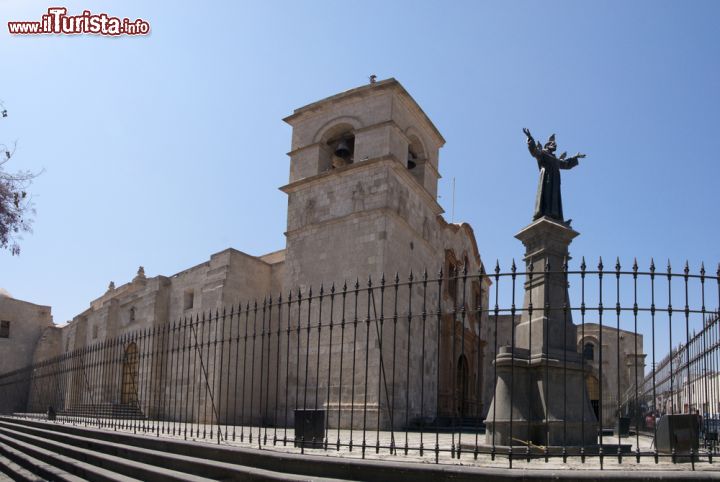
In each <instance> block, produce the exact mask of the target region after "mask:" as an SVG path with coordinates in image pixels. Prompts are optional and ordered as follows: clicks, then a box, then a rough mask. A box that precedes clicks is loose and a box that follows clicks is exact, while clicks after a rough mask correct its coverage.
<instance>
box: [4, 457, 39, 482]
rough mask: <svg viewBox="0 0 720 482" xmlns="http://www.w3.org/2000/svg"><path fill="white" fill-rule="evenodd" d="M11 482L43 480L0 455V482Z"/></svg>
mask: <svg viewBox="0 0 720 482" xmlns="http://www.w3.org/2000/svg"><path fill="white" fill-rule="evenodd" d="M13 480H14V481H21V482H35V481H40V480H44V479H43V478H42V477H40V476H39V475H36V474H33V473H32V472H30V471H29V470H27V469H26V468H24V467H22V466H20V465H18V464H16V463H15V462H13V461H12V460H10V459H9V458H7V457H5V456H4V455H0V482H6V481H13Z"/></svg>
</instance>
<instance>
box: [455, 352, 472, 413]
mask: <svg viewBox="0 0 720 482" xmlns="http://www.w3.org/2000/svg"><path fill="white" fill-rule="evenodd" d="M456 383H457V384H456V394H455V400H456V404H457V405H456V410H457V413H458V415H460V416H461V417H464V416H465V415H467V412H468V392H469V386H470V381H469V369H468V362H467V358H466V357H465V355H460V358H459V359H458V365H457V381H456Z"/></svg>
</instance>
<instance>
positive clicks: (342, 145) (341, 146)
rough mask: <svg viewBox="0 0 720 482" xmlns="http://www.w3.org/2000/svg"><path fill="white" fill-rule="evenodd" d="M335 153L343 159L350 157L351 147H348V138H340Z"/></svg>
mask: <svg viewBox="0 0 720 482" xmlns="http://www.w3.org/2000/svg"><path fill="white" fill-rule="evenodd" d="M335 155H336V156H338V157H340V158H342V159H347V158H348V157H350V148H349V147H348V144H347V140H346V139H340V142H338V145H337V147H336V148H335Z"/></svg>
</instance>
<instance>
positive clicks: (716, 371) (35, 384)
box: [0, 260, 720, 466]
mask: <svg viewBox="0 0 720 482" xmlns="http://www.w3.org/2000/svg"><path fill="white" fill-rule="evenodd" d="M528 266H529V267H528V270H527V271H521V270H517V269H516V267H515V264H514V263H513V264H512V266H511V268H510V269H509V270H507V271H501V269H500V267H499V265H496V267H495V269H494V270H492V272H485V271H484V270H483V271H482V272H480V273H469V272H467V271H457V270H452V271H451V272H450V273H443V272H442V271H440V272H439V273H438V274H437V275H435V276H431V275H429V274H427V273H422V274H419V275H418V274H410V275H409V276H408V277H407V278H404V279H401V278H400V277H399V276H398V275H395V276H394V277H393V278H391V279H386V278H385V277H384V276H381V277H380V278H379V279H377V280H374V279H367V280H365V281H363V282H360V281H359V280H356V281H355V282H353V283H350V284H347V283H344V284H342V285H340V286H338V285H330V286H327V285H322V286H318V287H317V288H308V289H307V291H293V292H291V293H287V294H283V295H278V296H273V297H267V298H266V299H264V300H257V301H252V302H244V303H241V304H238V305H235V306H230V307H226V308H223V309H217V310H212V311H206V312H202V313H195V314H193V315H192V316H187V317H184V318H182V319H179V320H173V321H170V322H167V321H166V320H156V322H154V323H153V324H152V325H151V326H146V327H144V328H140V329H134V330H132V331H128V332H127V333H125V334H123V335H121V336H118V337H114V338H110V339H106V340H102V341H99V342H96V343H90V344H88V345H87V346H84V347H82V348H78V349H75V350H72V351H67V352H65V353H62V354H60V355H58V356H55V357H53V358H50V359H46V360H39V361H37V362H36V363H34V364H33V365H31V366H28V367H26V368H23V369H21V370H17V371H15V372H12V373H6V374H3V375H0V409H1V410H2V411H3V412H5V413H14V414H15V415H16V416H28V417H42V418H45V417H47V418H49V419H51V420H55V421H56V422H62V423H76V424H86V425H95V426H98V427H104V428H108V429H113V430H130V431H133V432H138V433H152V434H155V435H157V436H168V437H181V438H185V439H210V440H215V441H217V442H218V443H235V444H251V445H253V446H257V447H260V448H264V447H270V446H274V447H288V449H289V448H290V447H297V448H298V450H300V451H302V452H305V451H318V450H319V451H339V452H359V453H360V454H361V455H362V456H372V454H381V455H382V454H386V455H390V454H392V455H397V456H407V455H413V456H420V457H427V458H430V459H433V460H434V461H435V462H443V461H450V460H451V459H463V460H473V459H478V460H480V461H482V460H488V459H496V458H499V457H502V458H506V459H507V460H508V462H509V464H510V465H511V466H512V463H513V460H517V459H526V460H528V461H529V460H531V459H534V458H541V459H544V460H545V461H548V460H550V459H552V458H561V459H562V460H563V461H567V460H568V458H576V459H577V460H579V461H581V462H585V461H586V460H588V459H592V460H595V459H598V460H599V461H600V463H601V464H602V463H603V461H604V460H607V459H608V458H612V459H613V460H617V461H618V462H622V461H623V459H624V458H625V459H627V458H631V459H635V460H636V461H637V462H640V461H641V460H648V461H652V462H654V463H664V462H689V463H692V464H693V466H694V464H695V463H696V462H700V461H705V462H712V461H713V460H714V459H713V458H714V456H716V455H717V450H718V449H717V444H716V441H717V433H718V429H719V428H720V427H718V425H720V321H719V320H718V314H717V310H718V306H719V305H720V281H719V280H720V278H719V276H718V274H720V273H716V274H715V276H710V275H708V274H707V273H706V272H705V270H704V268H701V269H700V270H699V271H698V272H697V273H691V272H690V269H689V267H688V266H687V265H686V266H685V268H684V269H683V270H682V271H681V272H679V273H678V272H673V271H672V269H671V268H670V266H669V265H668V266H667V268H666V269H663V270H657V269H656V268H655V266H654V264H653V263H651V265H650V267H649V269H647V270H641V269H640V268H639V267H638V266H637V263H635V264H633V266H632V267H631V268H630V269H623V268H622V267H621V265H620V263H619V262H618V263H617V264H616V265H615V266H614V267H613V268H611V269H605V267H604V266H603V264H602V261H600V263H599V264H598V265H597V266H596V267H594V268H592V269H590V268H588V267H587V265H586V263H585V261H584V260H583V261H582V263H581V264H580V265H579V266H578V267H577V268H576V269H570V268H569V267H568V266H567V264H566V265H565V266H562V267H551V266H549V263H548V262H547V261H546V262H545V264H544V270H541V271H537V270H535V271H533V268H532V267H531V265H528ZM538 287H543V289H540V288H538ZM553 290H555V291H556V292H557V291H558V290H559V291H560V292H561V295H560V296H556V294H557V293H555V294H553ZM538 293H540V294H541V295H542V296H541V298H540V299H538ZM534 297H535V299H533V298H534ZM560 321H561V322H562V324H560V325H557V324H558V323H560ZM555 325H557V326H560V327H561V330H560V331H557V330H555V328H554V326H555ZM522 333H525V334H522ZM534 334H535V335H534ZM527 335H529V337H530V339H529V340H527V339H526V337H527ZM533 336H535V337H536V338H535V340H534V341H533V339H532V337H533ZM538 336H539V337H540V338H538ZM558 336H561V337H562V338H563V340H562V342H561V343H560V342H558V341H557V340H553V339H552V338H553V337H558ZM542 337H544V343H540V344H538V343H539V342H541V341H543V340H542ZM556 342H557V343H556ZM554 346H555V347H556V346H563V347H565V348H564V349H563V350H560V351H558V350H557V349H554V348H552V347H554ZM496 358H497V360H498V362H497V363H495V360H496ZM508 358H509V359H511V361H510V362H508V361H507V359H508ZM502 360H505V361H502ZM521 363H524V364H525V365H524V367H525V368H523V365H521ZM572 366H574V367H575V368H574V369H571V367H572ZM532 367H536V369H535V368H532ZM530 370H535V371H532V373H531V372H530ZM573 370H574V371H573ZM533 386H538V387H541V388H540V389H539V390H535V391H534V389H532V387H533ZM528 387H529V388H528ZM560 387H562V388H560ZM503 393H506V394H509V398H508V397H505V396H504V395H502V394H503ZM578 411H579V413H578ZM501 412H503V413H508V414H509V420H507V419H502V416H501ZM533 413H534V414H535V415H533ZM538 414H539V415H538ZM486 424H487V427H486ZM556 428H557V430H556ZM486 429H487V430H486ZM577 431H581V433H582V436H575V435H574V434H573V433H571V432H577Z"/></svg>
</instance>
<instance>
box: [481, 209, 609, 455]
mask: <svg viewBox="0 0 720 482" xmlns="http://www.w3.org/2000/svg"><path fill="white" fill-rule="evenodd" d="M578 234H579V233H578V232H577V231H574V230H573V229H571V228H570V227H568V226H566V225H565V224H562V223H560V222H558V221H555V220H552V219H549V218H547V217H543V218H540V219H538V220H536V221H535V222H533V223H532V224H531V225H529V226H528V227H526V228H525V229H523V230H522V231H520V232H519V233H518V234H517V235H516V236H515V237H516V238H518V239H519V240H520V241H522V243H523V244H524V245H525V264H526V271H528V273H531V274H528V275H527V279H526V280H525V296H524V301H523V311H522V313H521V314H520V315H519V317H518V320H516V325H515V346H514V348H513V347H502V348H500V349H499V352H498V354H497V357H496V359H495V362H494V363H495V366H496V368H497V384H496V386H495V394H494V397H493V401H492V404H491V405H490V408H489V410H488V414H487V418H486V420H485V426H486V435H485V437H486V439H485V442H486V443H487V444H494V445H505V446H507V445H525V444H527V442H530V443H531V444H532V445H540V446H545V447H550V446H563V445H564V446H585V447H588V448H591V447H592V446H594V445H597V427H598V423H597V419H596V418H595V413H594V412H593V409H592V406H591V405H590V400H589V397H588V394H587V387H586V385H585V377H586V375H587V373H589V369H590V368H589V367H588V366H586V365H585V363H584V362H583V360H582V358H581V356H580V354H579V353H578V352H577V348H576V343H577V327H576V326H575V325H574V324H573V322H572V313H571V311H570V306H571V304H570V300H569V296H568V289H567V288H568V286H567V279H566V277H565V275H564V274H563V273H562V271H563V264H564V263H565V260H566V259H569V256H568V246H569V245H570V242H571V241H572V240H573V238H575V237H576V236H577V235H578ZM546 264H547V266H548V269H547V270H546Z"/></svg>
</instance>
